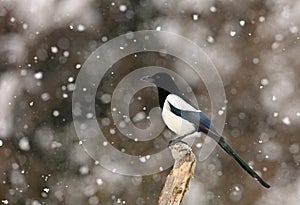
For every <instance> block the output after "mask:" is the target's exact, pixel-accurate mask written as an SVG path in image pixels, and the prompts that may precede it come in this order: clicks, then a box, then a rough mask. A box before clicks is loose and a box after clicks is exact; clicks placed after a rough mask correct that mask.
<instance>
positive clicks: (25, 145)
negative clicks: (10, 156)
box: [19, 137, 30, 151]
mask: <svg viewBox="0 0 300 205" xmlns="http://www.w3.org/2000/svg"><path fill="white" fill-rule="evenodd" d="M19 147H20V149H21V150H24V151H28V150H30V144H29V141H28V139H27V138H26V137H23V138H21V139H20V141H19Z"/></svg>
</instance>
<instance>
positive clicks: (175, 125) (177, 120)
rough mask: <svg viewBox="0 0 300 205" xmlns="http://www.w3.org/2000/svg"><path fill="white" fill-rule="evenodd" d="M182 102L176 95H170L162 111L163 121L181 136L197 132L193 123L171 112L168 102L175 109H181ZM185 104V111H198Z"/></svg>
mask: <svg viewBox="0 0 300 205" xmlns="http://www.w3.org/2000/svg"><path fill="white" fill-rule="evenodd" d="M182 101H183V100H182V99H181V98H179V97H178V96H176V95H169V96H168V97H167V99H166V102H165V103H164V107H163V111H162V119H163V121H164V122H165V124H166V125H167V127H168V128H169V129H170V130H172V131H173V132H174V133H176V134H177V135H179V136H183V135H186V134H190V133H192V132H194V131H195V130H196V129H195V126H194V125H193V124H192V123H190V122H189V121H187V120H185V119H183V118H181V117H179V116H177V115H175V114H174V113H172V112H171V110H170V105H169V103H168V102H170V103H171V104H172V105H173V106H175V107H180V106H179V104H180V105H182V103H183V102H182ZM183 104H185V105H186V107H184V108H185V109H184V110H193V111H198V110H196V109H195V108H193V107H192V106H190V105H188V104H187V103H186V102H184V103H183Z"/></svg>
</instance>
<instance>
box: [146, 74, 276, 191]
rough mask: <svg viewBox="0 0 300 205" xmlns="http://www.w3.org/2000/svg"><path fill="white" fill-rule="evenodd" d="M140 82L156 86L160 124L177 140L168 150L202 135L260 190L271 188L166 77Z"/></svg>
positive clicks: (154, 76) (154, 75)
mask: <svg viewBox="0 0 300 205" xmlns="http://www.w3.org/2000/svg"><path fill="white" fill-rule="evenodd" d="M141 80H143V81H146V82H148V83H152V84H154V85H155V86H156V88H157V91H158V102H159V106H160V108H161V110H162V111H161V116H162V119H163V122H164V123H165V125H166V126H167V127H168V128H169V129H170V130H171V131H173V132H174V133H175V134H176V135H177V136H178V137H177V138H175V139H173V140H171V141H170V142H169V146H170V145H172V144H174V143H176V142H179V141H181V140H182V139H184V138H185V137H187V136H189V135H191V134H193V133H195V132H198V133H199V132H202V133H204V134H205V135H207V136H208V137H210V138H212V139H213V140H214V141H215V142H217V143H218V145H219V146H220V147H221V148H222V149H223V150H224V151H225V152H226V153H227V154H229V155H230V156H231V157H233V158H234V159H235V160H236V162H237V163H238V164H239V165H240V166H241V167H242V168H243V169H244V170H245V171H246V172H247V173H248V174H250V175H251V176H252V177H253V178H254V179H256V180H257V181H258V182H259V183H260V184H261V185H262V186H264V187H265V188H270V187H271V186H270V185H269V184H268V183H267V182H265V181H264V180H263V179H262V178H261V177H260V176H259V175H258V174H257V173H256V172H255V171H254V170H253V169H252V168H251V167H250V166H249V165H248V164H247V163H246V162H245V161H244V160H243V159H242V158H241V157H240V156H239V155H238V154H237V152H236V151H234V150H233V149H232V148H231V147H230V146H229V144H228V143H227V142H226V141H225V139H224V137H223V136H222V135H221V134H219V133H218V131H217V130H216V128H215V127H214V125H213V123H212V122H211V120H210V119H209V117H207V115H205V113H203V112H202V111H201V110H199V109H198V108H197V107H196V106H195V105H194V104H193V103H192V102H191V101H190V100H189V99H188V98H187V97H186V96H185V95H184V94H183V92H182V91H180V89H179V88H178V87H177V85H176V83H175V80H174V78H173V77H172V76H171V75H170V74H168V73H166V72H157V73H155V74H153V75H151V76H143V77H142V78H141Z"/></svg>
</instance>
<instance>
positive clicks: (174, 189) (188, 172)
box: [158, 141, 196, 205]
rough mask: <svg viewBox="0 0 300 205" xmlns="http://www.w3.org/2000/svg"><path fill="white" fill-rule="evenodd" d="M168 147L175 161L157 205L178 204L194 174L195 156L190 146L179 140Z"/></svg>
mask: <svg viewBox="0 0 300 205" xmlns="http://www.w3.org/2000/svg"><path fill="white" fill-rule="evenodd" d="M169 148H170V149H171V152H172V156H173V158H174V159H175V163H174V166H173V169H172V171H171V172H170V174H169V175H168V177H167V179H166V182H165V185H164V187H163V189H162V191H161V193H160V196H159V200H158V205H179V204H180V203H181V201H182V198H183V196H184V194H185V192H186V190H187V188H188V185H189V181H190V178H191V177H192V176H193V175H194V169H195V161H196V160H195V159H196V158H195V155H194V153H193V152H192V149H191V147H190V146H189V145H188V144H186V143H185V142H182V141H179V142H176V143H174V144H172V145H171V146H169Z"/></svg>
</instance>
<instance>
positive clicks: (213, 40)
mask: <svg viewBox="0 0 300 205" xmlns="http://www.w3.org/2000/svg"><path fill="white" fill-rule="evenodd" d="M206 40H207V42H208V43H214V42H215V39H214V37H212V36H207V39H206Z"/></svg>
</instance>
